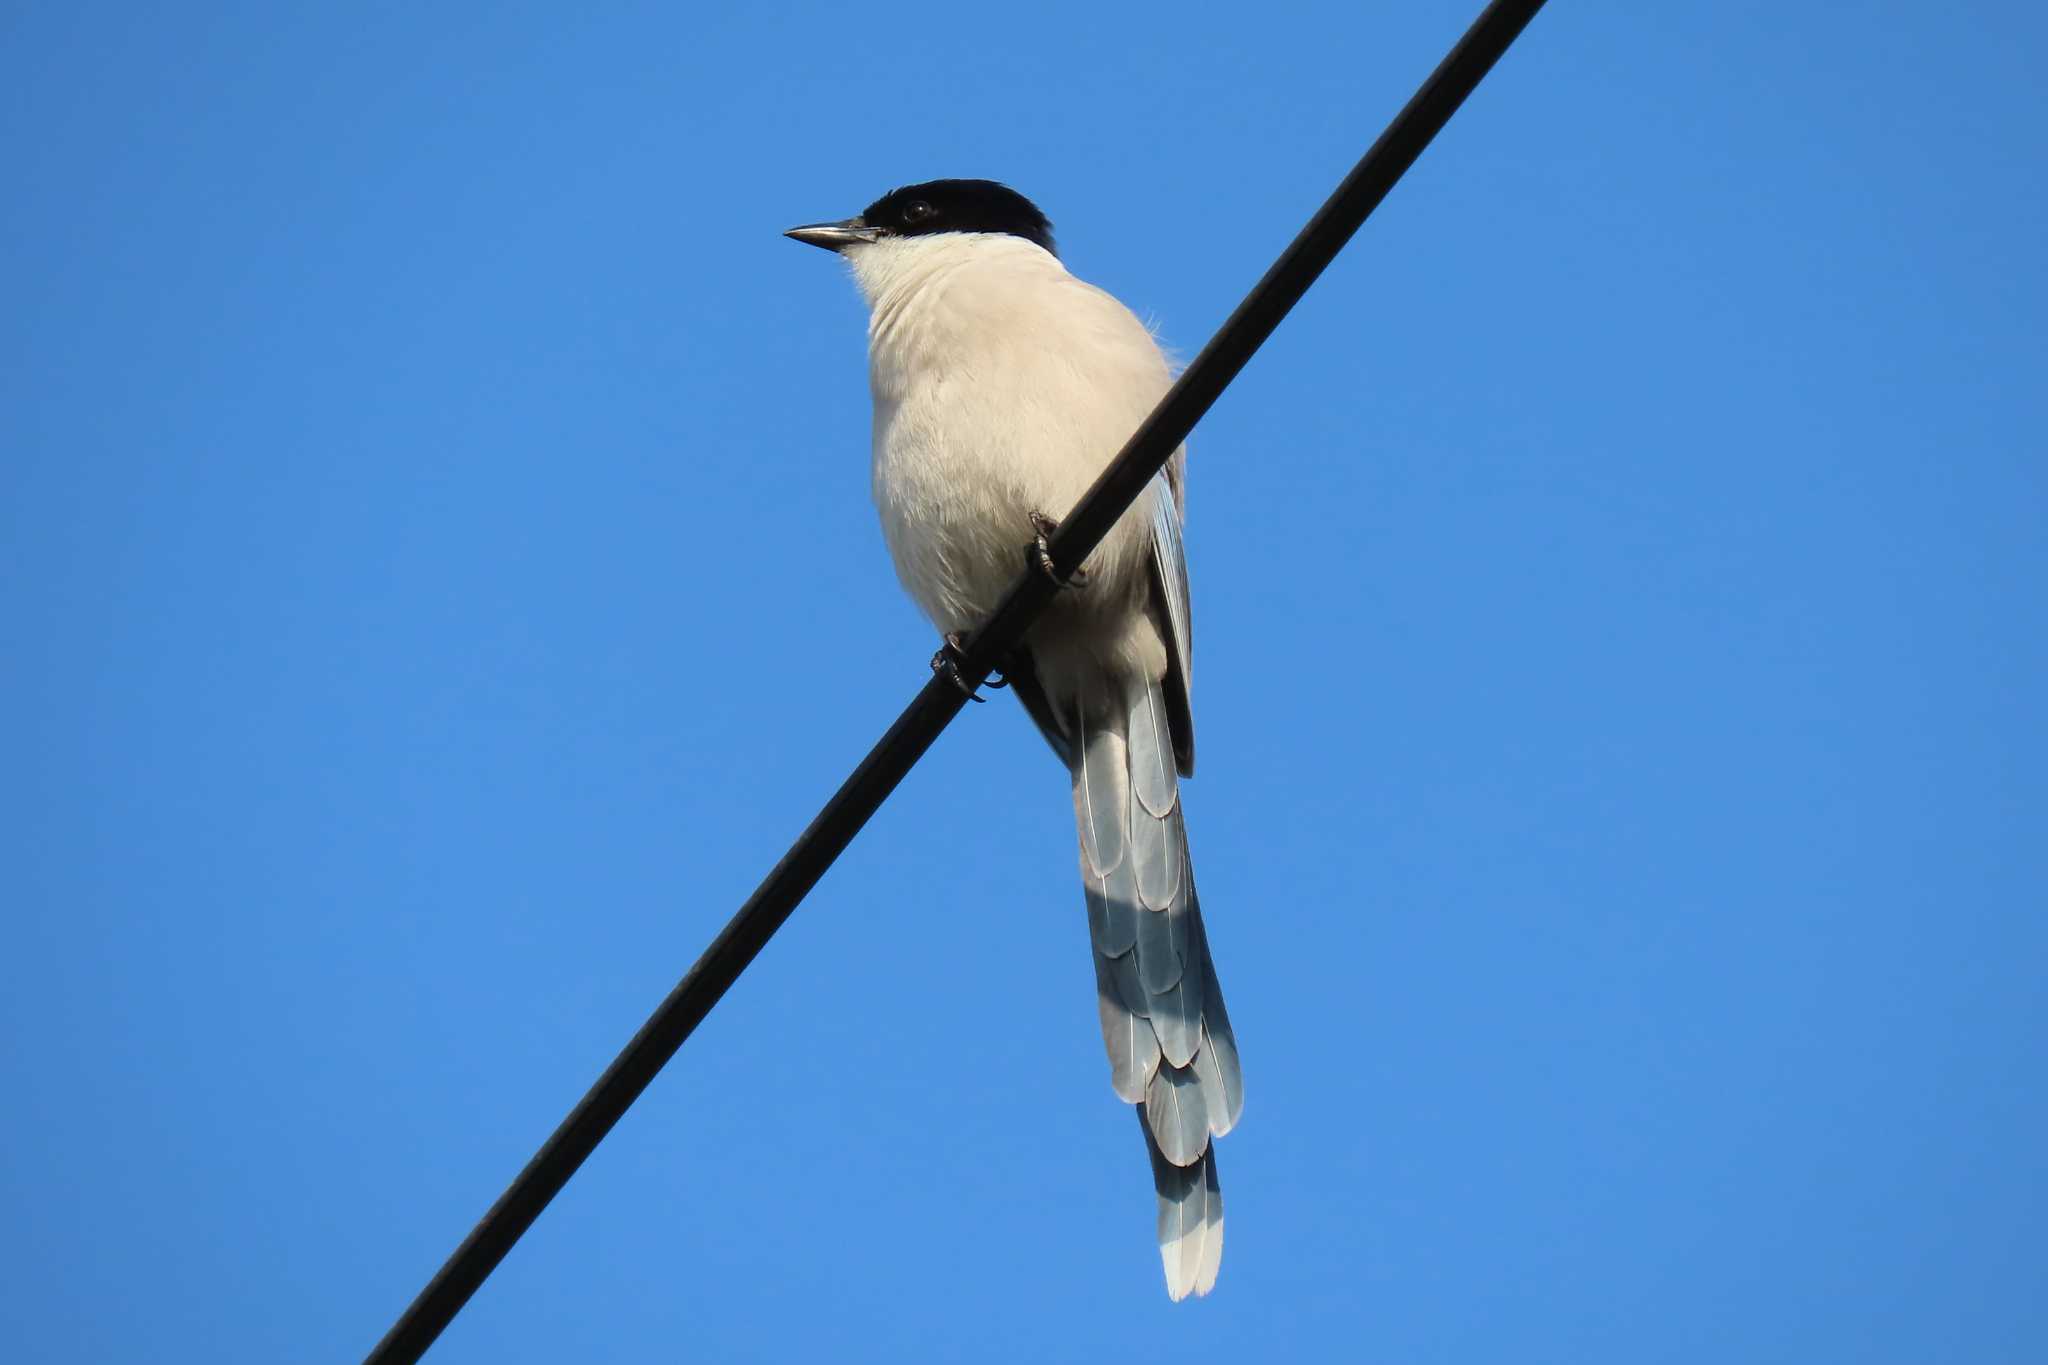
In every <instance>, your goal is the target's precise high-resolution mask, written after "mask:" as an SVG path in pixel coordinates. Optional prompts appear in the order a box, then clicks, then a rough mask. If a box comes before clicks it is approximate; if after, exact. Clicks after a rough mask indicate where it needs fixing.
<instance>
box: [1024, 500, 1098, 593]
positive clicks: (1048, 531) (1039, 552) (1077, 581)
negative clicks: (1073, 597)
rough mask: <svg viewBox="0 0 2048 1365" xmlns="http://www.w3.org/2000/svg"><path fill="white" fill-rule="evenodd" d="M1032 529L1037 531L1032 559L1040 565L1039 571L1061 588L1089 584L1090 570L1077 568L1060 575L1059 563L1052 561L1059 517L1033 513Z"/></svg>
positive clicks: (1032, 546)
mask: <svg viewBox="0 0 2048 1365" xmlns="http://www.w3.org/2000/svg"><path fill="white" fill-rule="evenodd" d="M1031 529H1032V530H1033V531H1034V532H1036V535H1035V537H1034V538H1033V540H1032V542H1031V552H1030V553H1031V560H1032V562H1033V563H1035V564H1036V565H1038V571H1039V572H1040V573H1042V574H1044V575H1045V576H1046V577H1047V578H1050V579H1051V580H1052V581H1053V586H1055V587H1059V588H1085V587H1087V586H1088V571H1087V570H1086V569H1076V570H1074V571H1073V572H1072V573H1071V574H1068V575H1067V576H1066V577H1065V578H1062V577H1060V571H1059V568H1058V566H1057V565H1055V564H1054V563H1053V562H1052V534H1053V532H1055V531H1057V530H1059V529H1060V524H1059V522H1058V520H1057V519H1055V518H1053V517H1049V516H1047V515H1046V514H1045V513H1043V512H1033V513H1032V514H1031Z"/></svg>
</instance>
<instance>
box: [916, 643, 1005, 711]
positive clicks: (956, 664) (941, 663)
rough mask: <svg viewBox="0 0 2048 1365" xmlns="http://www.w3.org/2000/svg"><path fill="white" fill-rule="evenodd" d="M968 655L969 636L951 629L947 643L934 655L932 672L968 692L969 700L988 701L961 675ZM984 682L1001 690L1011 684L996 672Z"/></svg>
mask: <svg viewBox="0 0 2048 1365" xmlns="http://www.w3.org/2000/svg"><path fill="white" fill-rule="evenodd" d="M966 657H967V637H966V636H964V635H962V634H961V633H960V632H959V631H957V630H949V631H947V632H946V642H945V644H944V645H942V646H940V648H939V652H938V653H936V654H934V655H932V672H934V673H936V674H938V675H939V676H940V677H942V678H944V679H945V680H946V681H947V682H949V683H951V684H953V686H955V687H957V688H959V689H960V690H961V691H962V692H964V693H966V694H967V700H969V701H987V700H988V698H987V697H984V696H981V695H979V694H978V693H976V692H975V690H974V689H973V688H971V687H969V686H968V685H967V681H966V679H964V678H962V677H961V676H960V664H961V662H962V661H963V660H964V659H965V658H966ZM983 682H984V685H985V686H988V687H993V688H995V689H996V690H997V691H1001V690H1002V689H1003V688H1005V687H1008V686H1009V685H1010V680H1009V679H1008V678H1006V677H999V676H997V675H995V674H990V675H989V676H988V677H987V678H986V679H984V680H983Z"/></svg>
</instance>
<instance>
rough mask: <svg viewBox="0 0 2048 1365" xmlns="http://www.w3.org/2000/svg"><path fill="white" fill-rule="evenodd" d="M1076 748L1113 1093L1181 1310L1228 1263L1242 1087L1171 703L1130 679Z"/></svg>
mask: <svg viewBox="0 0 2048 1365" xmlns="http://www.w3.org/2000/svg"><path fill="white" fill-rule="evenodd" d="M1074 739H1075V741H1076V742H1075V743H1074V744H1073V746H1072V749H1071V753H1072V755H1073V775H1074V814H1075V818H1076V821H1077V822H1078V823H1079V825H1080V829H1081V877H1082V880H1083V882H1085V883H1086V885H1087V889H1088V929H1089V934H1090V936H1091V937H1092V938H1093V940H1094V946H1095V954H1094V956H1095V984H1096V994H1097V997H1098V999H1099V1001H1100V1005H1101V1010H1102V1038H1103V1042H1104V1043H1105V1044H1106V1045H1107V1046H1108V1048H1109V1068H1110V1080H1111V1083H1112V1084H1113V1085H1114V1086H1115V1087H1116V1093H1117V1094H1118V1095H1119V1096H1120V1097H1122V1098H1123V1099H1125V1100H1127V1101H1129V1102H1130V1103H1132V1104H1135V1105H1137V1106H1138V1121H1139V1124H1140V1126H1141V1127H1143V1128H1144V1130H1145V1147H1146V1150H1147V1151H1148V1152H1149V1153H1150V1154H1151V1157H1152V1182H1153V1186H1154V1188H1156V1189H1157V1190H1158V1192H1159V1255H1160V1258H1161V1260H1163V1261H1164V1262H1165V1266H1166V1292H1167V1294H1168V1295H1169V1296H1171V1297H1172V1298H1173V1299H1174V1300H1175V1301H1176V1302H1178V1301H1179V1300H1181V1299H1184V1298H1186V1297H1187V1296H1188V1295H1189V1294H1206V1293H1208V1292H1209V1290H1210V1288H1211V1287H1213V1286H1214V1285H1215V1283H1216V1269H1217V1267H1218V1266H1219V1265H1220V1264H1221V1263H1222V1259H1223V1193H1222V1190H1221V1187H1220V1186H1219V1185H1218V1183H1217V1180H1216V1153H1215V1150H1214V1148H1213V1146H1212V1144H1211V1142H1210V1139H1211V1138H1212V1137H1221V1136H1222V1135H1223V1134H1225V1133H1227V1132H1229V1131H1230V1129H1231V1126H1232V1125H1233V1124H1235V1123H1236V1122H1237V1116H1238V1112H1239V1111H1240V1110H1241V1109H1242V1108H1243V1106H1244V1077H1243V1074H1242V1073H1241V1072H1240V1070H1239V1069H1238V1061H1237V1040H1236V1039H1235V1038H1234V1037H1233V1036H1232V1035H1231V1031H1230V1016H1229V1015H1228V1014H1226V1013H1224V1009H1223V993H1222V991H1221V990H1220V989H1219V988H1218V987H1217V984H1216V970H1215V967H1214V966H1213V965H1212V964H1211V963H1210V960H1209V943H1208V939H1207V937H1206V936H1205V935H1204V934H1203V932H1202V914H1201V907H1200V905H1199V904H1198V903H1197V901H1196V899H1195V876H1194V869H1193V867H1192V866H1191V865H1190V864H1189V862H1188V840H1187V828H1186V826H1185V824H1184V823H1183V822H1182V819H1181V809H1180V784H1179V781H1178V779H1177V777H1176V775H1175V768H1174V755H1173V741H1172V736H1171V733H1170V732H1169V729H1168V720H1167V709H1166V698H1165V694H1164V692H1163V691H1162V689H1161V686H1160V684H1159V683H1157V682H1150V681H1147V680H1146V679H1143V678H1134V679H1131V680H1129V682H1128V684H1127V686H1126V690H1125V692H1124V695H1123V696H1122V697H1120V698H1114V699H1110V700H1109V701H1108V702H1107V703H1106V704H1102V705H1099V706H1097V707H1096V708H1094V709H1084V711H1083V714H1082V715H1081V716H1080V725H1079V727H1078V729H1077V731H1076V732H1075V735H1074Z"/></svg>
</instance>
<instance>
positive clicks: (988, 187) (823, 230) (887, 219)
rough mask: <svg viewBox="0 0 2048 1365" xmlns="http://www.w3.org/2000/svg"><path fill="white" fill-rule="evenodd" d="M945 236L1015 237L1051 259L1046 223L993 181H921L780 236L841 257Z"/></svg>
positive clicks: (1026, 202) (1035, 208) (1035, 210)
mask: <svg viewBox="0 0 2048 1365" xmlns="http://www.w3.org/2000/svg"><path fill="white" fill-rule="evenodd" d="M946 232H955V233H958V232H980V233H992V234H999V235H1002V236H1007V237H1021V238H1023V239H1024V240H1025V241H1027V242H1030V243H1032V244H1034V245H1036V246H1039V247H1042V248H1044V249H1045V250H1046V251H1048V252H1050V253H1051V254H1053V255H1055V256H1057V255H1058V254H1059V252H1058V251H1057V250H1055V249H1054V247H1053V241H1052V224H1051V223H1050V222H1049V221H1047V219H1046V216H1045V215H1044V214H1043V213H1041V212H1040V211H1039V208H1038V205H1036V204H1034V203H1032V202H1031V201H1030V200H1029V199H1026V198H1025V197H1024V196H1023V195H1021V194H1019V193H1017V191H1015V190H1013V189H1011V188H1010V187H1009V186H1007V185H999V184H997V183H996V182H995V181H993V180H927V181H926V182H924V183H923V184H921V185H905V186H904V187H903V188H902V189H900V190H891V191H889V192H888V193H887V194H885V195H883V196H882V197H881V198H880V199H877V200H876V201H875V202H874V203H872V204H869V205H868V206H867V207H866V208H865V209H862V210H861V212H860V215H859V216H858V217H855V218H846V219H842V220H841V221H839V222H836V223H806V224H805V225H804V226H802V227H793V228H791V229H790V230H789V231H788V232H786V233H784V234H783V236H785V237H794V238H795V239H796V240H797V241H799V242H809V243H810V244H811V245H812V246H821V247H824V248H825V249H826V250H827V251H837V252H840V253H841V254H850V253H858V252H859V251H860V250H861V248H862V247H864V246H868V245H871V244H873V243H875V242H882V241H890V240H895V239H900V238H910V237H925V236H932V235H935V234H938V233H946Z"/></svg>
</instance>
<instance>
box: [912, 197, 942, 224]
mask: <svg viewBox="0 0 2048 1365" xmlns="http://www.w3.org/2000/svg"><path fill="white" fill-rule="evenodd" d="M937 212H938V210H937V209H935V208H933V207H932V206H931V205H930V204H927V203H925V201H924V200H922V199H913V200H911V201H910V202H909V203H907V204H905V205H904V206H903V221H904V222H906V223H922V222H923V221H924V220H925V219H927V218H929V217H931V216H932V215H933V214H934V213H937Z"/></svg>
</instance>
